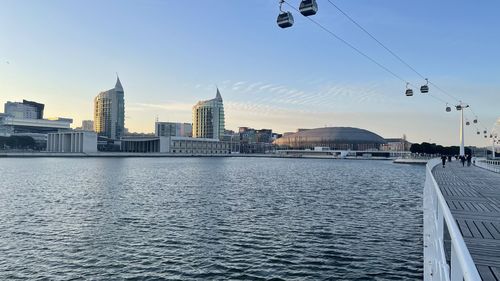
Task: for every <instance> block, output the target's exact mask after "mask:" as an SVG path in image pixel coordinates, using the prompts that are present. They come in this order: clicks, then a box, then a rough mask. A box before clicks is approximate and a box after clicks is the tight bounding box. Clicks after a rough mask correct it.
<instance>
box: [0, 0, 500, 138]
mask: <svg viewBox="0 0 500 281" xmlns="http://www.w3.org/2000/svg"><path fill="white" fill-rule="evenodd" d="M88 3H90V4H88ZM88 3H87V2H86V3H85V4H83V3H78V2H74V3H71V4H69V3H64V1H54V2H50V3H37V2H36V1H25V2H24V1H23V2H16V1H5V2H3V6H4V7H5V9H2V10H1V11H0V33H2V34H4V35H5V36H3V37H1V38H0V45H1V46H4V48H3V49H2V53H0V59H1V60H2V61H1V63H0V93H1V96H0V102H2V103H4V102H6V101H9V100H21V99H28V100H35V101H38V102H42V103H44V104H47V105H50V106H48V107H47V108H46V112H45V115H46V116H64V117H70V118H73V119H74V121H75V122H74V123H73V124H74V126H75V125H76V124H80V123H81V121H82V120H87V119H92V98H93V96H95V94H96V92H99V91H101V90H102V89H107V88H109V86H108V85H109V81H110V80H111V79H112V77H113V75H114V72H116V71H117V72H118V73H119V74H120V77H121V78H122V81H123V83H124V87H125V88H127V97H126V119H125V127H127V128H129V130H130V131H136V132H153V131H154V120H155V118H156V116H158V117H159V119H160V120H161V121H179V122H190V120H191V107H192V105H193V104H194V103H195V102H196V101H198V100H200V99H207V98H209V97H211V96H213V91H214V89H215V88H216V86H218V87H219V88H220V90H221V92H223V93H224V96H225V104H224V107H225V115H226V128H227V129H235V128H237V127H240V126H249V127H257V128H272V129H273V130H274V131H278V132H287V131H295V129H297V128H299V127H306V128H318V127H324V126H325V125H326V126H352V127H359V128H363V129H367V130H370V131H373V132H376V133H378V134H380V135H382V136H384V137H400V136H402V134H406V135H407V136H408V139H409V140H410V141H412V142H421V141H430V142H436V143H440V144H444V145H457V144H458V126H459V123H458V120H459V114H458V112H457V111H455V110H453V111H452V112H451V113H445V111H444V107H445V105H444V104H442V103H440V102H438V101H436V100H434V99H432V98H430V97H429V96H423V95H420V94H419V93H416V94H415V96H414V97H412V98H407V97H405V96H404V86H405V85H402V83H401V82H400V81H397V80H395V79H393V78H392V77H390V76H388V75H387V73H384V72H382V71H380V69H378V68H377V66H374V65H372V64H371V63H370V62H369V61H367V60H366V59H365V58H362V57H359V55H357V54H355V53H353V52H352V50H350V49H348V48H345V46H343V45H342V44H340V43H339V42H336V41H334V40H332V39H331V38H329V37H328V36H326V35H325V34H324V33H323V32H322V31H321V30H318V29H317V28H316V27H315V26H314V25H311V24H310V23H309V22H307V20H306V19H304V18H302V17H300V15H295V16H296V23H295V25H294V27H293V28H292V29H290V30H281V29H279V28H278V27H277V26H276V23H275V17H276V15H277V13H278V10H277V3H276V1H262V2H258V3H234V2H229V1H221V2H216V3H203V2H197V3H195V4H193V3H182V4H180V3H177V2H175V1H167V2H157V1H149V2H141V3H143V4H139V3H138V2H131V1H119V2H118V1H109V2H106V3H100V2H97V1H94V2H92V1H90V2H88ZM293 3H294V4H297V3H298V2H297V3H295V2H293ZM426 3H427V4H426ZM429 3H431V2H430V1H424V2H422V3H418V4H409V3H405V4H402V3H397V1H382V2H378V3H377V4H375V3H363V5H359V4H356V3H347V2H345V3H344V2H339V3H338V4H339V5H340V6H341V7H343V8H344V9H345V10H346V11H348V12H350V13H351V14H352V15H353V17H355V18H356V19H357V20H358V21H359V22H360V23H361V24H363V25H364V26H365V27H369V29H370V31H371V32H372V33H374V34H376V35H377V36H379V38H381V39H383V41H384V42H386V43H390V44H389V45H390V46H391V48H393V49H395V50H398V53H399V54H401V55H402V56H403V57H404V58H405V59H406V60H408V61H410V62H411V63H412V64H413V65H416V66H417V68H418V69H423V71H425V73H426V74H429V76H430V77H429V78H430V79H432V80H433V81H436V83H438V84H439V85H440V87H442V88H444V89H447V91H450V92H452V93H453V94H454V95H456V96H458V97H460V98H463V99H464V101H466V102H468V103H470V104H471V105H472V107H473V109H474V111H475V112H476V113H477V114H478V115H479V116H478V117H479V119H480V122H481V123H480V125H481V126H482V127H480V129H481V130H482V129H484V128H488V129H489V128H490V127H491V125H492V124H493V123H494V122H495V120H496V119H497V118H498V115H499V114H498V103H495V102H496V101H497V100H498V99H496V100H495V97H498V92H499V91H500V87H499V86H498V85H497V84H495V80H494V79H495V77H498V75H499V74H500V73H499V70H498V69H497V67H496V66H495V63H494V62H495V61H498V59H496V58H497V57H498V56H499V54H498V53H496V52H494V48H493V46H496V43H497V42H498V38H497V37H495V36H490V34H489V32H490V31H491V30H494V28H493V29H492V28H491V25H492V23H493V26H494V23H496V22H498V20H497V19H496V18H495V16H494V12H493V11H494V10H495V8H496V7H498V4H496V3H489V5H483V6H481V7H477V5H476V6H474V5H473V4H470V3H466V2H463V3H460V5H450V3H452V2H450V1H444V2H442V3H433V4H432V6H433V9H427V6H429V5H430V4H429ZM320 4H322V5H323V6H321V10H320V12H319V13H318V15H317V17H316V19H317V20H318V21H320V22H322V23H324V24H325V25H327V26H328V27H329V28H335V31H336V32H338V33H339V34H340V35H341V36H343V37H345V38H346V39H347V40H349V41H350V42H352V43H353V44H355V45H356V46H358V47H360V48H361V49H363V50H364V51H368V52H370V55H372V56H375V57H376V58H377V59H379V60H381V61H383V62H384V64H387V65H388V66H390V67H391V69H393V70H395V71H397V72H398V74H399V73H402V75H404V76H405V77H407V78H408V79H409V80H411V81H412V83H414V84H417V85H418V84H419V83H420V84H421V83H423V82H422V81H420V79H418V77H414V75H412V74H411V73H409V72H408V71H407V70H406V69H405V68H404V66H401V65H399V64H398V63H397V62H393V61H392V60H391V59H390V58H389V57H388V56H387V54H384V52H383V50H379V49H378V48H376V46H374V45H373V44H372V43H370V42H369V40H368V39H367V38H365V37H364V36H363V34H361V33H359V32H358V31H356V30H355V28H354V27H353V26H351V25H349V23H348V22H347V21H345V19H344V18H342V17H341V15H339V14H338V13H335V11H334V10H333V9H332V7H328V6H327V5H326V4H324V3H322V2H320ZM176 10H182V11H183V13H182V16H181V15H175V13H174V12H173V11H176ZM406 10H412V11H413V12H412V13H407V12H406ZM110 11H112V14H113V15H120V17H118V20H117V21H116V22H109V21H108V20H106V19H107V18H106V17H104V15H105V14H107V13H109V12H110ZM205 11H208V13H207V12H205ZM216 11H218V12H216ZM374 11H375V12H374ZM424 11H425V12H424ZM479 12H481V17H478V16H474V15H476V14H478V13H479ZM162 13H163V14H162ZM372 14H378V15H380V16H379V17H377V16H372ZM470 14H471V15H473V16H472V17H470V18H466V17H465V16H466V15H470ZM50 15H54V17H52V19H51V21H48V22H47V23H46V25H40V24H39V23H40V22H41V21H42V20H43V19H44V18H46V17H50ZM220 15H224V17H223V18H222V17H221V18H218V17H220ZM241 15H249V16H248V17H245V18H240V16H241ZM127 18H131V19H132V20H131V22H130V23H128V22H127ZM90 19H92V21H94V20H95V23H90V21H91V20H90ZM194 19H197V20H199V21H204V22H206V25H203V26H201V25H198V24H194V25H193V24H190V22H192V21H193V20H194ZM63 22H64V23H68V24H67V25H63V24H62V23H63ZM99 25H102V28H97V26H99ZM42 26H43V27H42ZM478 29H479V31H477V30H478ZM158 33H159V34H162V35H163V36H158ZM444 35H446V36H444ZM193 38H196V39H193ZM422 38H425V39H428V42H429V43H428V44H426V43H424V44H422ZM104 40H110V41H111V42H114V44H115V45H116V46H114V44H111V45H112V46H111V47H110V46H102V45H100V44H98V43H97V42H99V41H103V42H104ZM132 41H135V42H137V43H134V42H132ZM33 42H36V43H37V46H38V48H37V49H33V48H29V46H31V44H32V43H33ZM61 42H65V43H64V44H61ZM484 55H487V59H485V57H484ZM7 61H8V62H9V63H6V62H7ZM69 66H72V68H69ZM75 66H76V67H75ZM67 69H71V71H67ZM56 85H57V86H56ZM414 90H416V89H414ZM430 92H431V94H432V95H436V96H437V97H439V98H441V99H444V100H449V101H450V102H452V101H453V100H452V99H450V98H449V97H447V96H444V95H442V94H439V93H436V90H435V89H434V88H433V87H432V86H431V89H430ZM68 93H71V94H70V95H68ZM450 105H453V104H450ZM468 115H469V117H468V118H469V120H471V119H472V118H474V116H472V114H470V113H469V114H468ZM475 133H476V131H475V128H474V127H473V126H469V127H467V133H466V145H477V146H485V145H488V143H487V141H486V140H485V139H484V138H482V137H478V136H476V135H475Z"/></svg>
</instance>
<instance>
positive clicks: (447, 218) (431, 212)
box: [424, 158, 481, 281]
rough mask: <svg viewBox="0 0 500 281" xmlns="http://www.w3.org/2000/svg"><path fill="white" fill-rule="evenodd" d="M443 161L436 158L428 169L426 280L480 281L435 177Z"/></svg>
mask: <svg viewBox="0 0 500 281" xmlns="http://www.w3.org/2000/svg"><path fill="white" fill-rule="evenodd" d="M440 161H441V159H438V158H436V159H432V160H430V161H429V162H428V163H427V166H426V177H425V186H424V281H430V280H440V281H441V280H445V281H462V280H465V281H473V280H474V281H476V280H477V281H480V280H481V277H480V276H479V273H478V271H477V268H476V265H475V264H474V261H473V260H472V257H471V255H470V253H469V250H468V249H467V246H466V245H465V242H464V239H463V237H462V234H461V233H460V230H459V228H458V225H457V223H456V222H455V218H453V216H452V214H451V212H450V209H449V208H448V205H447V204H446V200H445V199H444V197H443V194H442V193H441V190H440V189H439V186H438V185H437V183H436V180H435V179H434V176H433V175H432V168H434V167H435V166H436V165H438V164H439V163H440ZM444 226H446V228H447V229H448V232H449V234H450V238H451V261H450V264H448V262H447V261H446V255H445V247H444V239H443V234H444Z"/></svg>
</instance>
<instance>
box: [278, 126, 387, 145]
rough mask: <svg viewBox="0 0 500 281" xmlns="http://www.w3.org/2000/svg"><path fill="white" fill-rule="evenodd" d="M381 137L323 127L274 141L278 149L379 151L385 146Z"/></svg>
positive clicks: (370, 133) (288, 135) (369, 133)
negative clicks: (318, 148) (317, 148)
mask: <svg viewBox="0 0 500 281" xmlns="http://www.w3.org/2000/svg"><path fill="white" fill-rule="evenodd" d="M386 143H387V142H386V140H385V139H384V138H382V137H381V136H379V135H377V134H375V133H373V132H370V131H367V130H363V129H358V128H351V127H325V128H317V129H301V130H299V131H298V132H296V133H286V134H284V135H283V137H281V138H279V139H277V140H275V141H274V144H275V145H277V146H278V147H280V148H286V149H314V148H316V147H322V148H328V149H332V150H363V151H367V150H380V148H381V146H382V145H384V144H386Z"/></svg>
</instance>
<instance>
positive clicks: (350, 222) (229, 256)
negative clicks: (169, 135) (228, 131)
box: [0, 158, 425, 280]
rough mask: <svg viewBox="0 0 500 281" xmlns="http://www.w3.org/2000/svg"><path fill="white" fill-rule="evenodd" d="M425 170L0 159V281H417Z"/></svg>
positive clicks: (258, 161) (219, 161)
mask: <svg viewBox="0 0 500 281" xmlns="http://www.w3.org/2000/svg"><path fill="white" fill-rule="evenodd" d="M424 176H425V175H424V167H422V166H408V165H396V164H392V163H391V162H387V161H354V160H320V159H264V158H83V159H71V158H35V159H6V158H3V159H0V177H1V178H0V179H1V181H0V184H1V186H0V279H1V280H9V279H29V280H68V279H71V280H88V279H92V280H164V279H166V280H421V279H422V276H423V273H422V207H421V206H422V188H423V182H424Z"/></svg>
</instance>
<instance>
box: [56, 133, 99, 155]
mask: <svg viewBox="0 0 500 281" xmlns="http://www.w3.org/2000/svg"><path fill="white" fill-rule="evenodd" d="M47 152H64V153H94V152H97V134H96V133H94V132H88V131H67V132H59V133H49V134H48V135H47Z"/></svg>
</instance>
